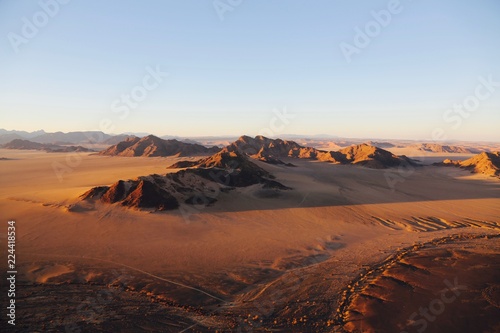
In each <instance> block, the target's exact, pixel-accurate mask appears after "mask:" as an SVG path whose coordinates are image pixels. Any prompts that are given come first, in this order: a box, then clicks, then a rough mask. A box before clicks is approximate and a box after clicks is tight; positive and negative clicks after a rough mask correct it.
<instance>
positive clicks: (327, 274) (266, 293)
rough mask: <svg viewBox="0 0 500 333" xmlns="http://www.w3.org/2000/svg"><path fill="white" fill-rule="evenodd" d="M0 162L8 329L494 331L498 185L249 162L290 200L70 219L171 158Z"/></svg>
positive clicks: (234, 196)
mask: <svg viewBox="0 0 500 333" xmlns="http://www.w3.org/2000/svg"><path fill="white" fill-rule="evenodd" d="M0 157H4V158H6V159H5V160H0V165H1V169H2V173H1V176H0V177H1V178H0V188H1V192H0V220H1V221H3V222H2V225H3V227H1V228H2V229H0V237H1V238H0V239H1V240H2V243H1V244H2V249H1V251H2V253H3V254H4V257H5V258H6V257H7V255H6V250H7V247H6V245H5V243H6V242H5V241H6V232H7V221H8V220H15V221H16V232H17V239H16V259H17V262H16V264H17V267H18V271H19V276H18V286H17V288H18V293H17V302H18V306H19V309H18V317H17V324H18V325H16V328H17V330H18V331H20V332H24V331H25V332H41V331H44V332H45V331H66V332H80V331H81V332H87V331H93V332H100V331H102V332H105V331H121V332H135V331H144V332H150V331H162V332H181V331H182V332H212V331H213V332H215V331H217V330H219V331H220V332H229V331H234V332H248V331H251V330H253V331H256V332H258V331H262V332H267V331H275V332H343V331H348V332H356V331H360V332H400V331H401V332H402V331H407V332H417V330H418V329H419V328H421V327H423V325H424V324H425V325H427V326H426V332H445V331H448V332H452V331H453V332H460V331H462V332H470V331H471V330H470V326H467V325H472V324H470V323H474V322H478V323H479V322H480V325H479V324H478V326H475V327H476V328H478V329H480V330H477V331H478V332H483V331H484V332H498V331H499V330H500V323H499V321H498V319H491V318H500V309H499V304H500V277H499V272H500V269H499V268H500V241H499V238H498V237H497V236H498V234H499V230H500V181H498V180H497V179H493V178H488V177H485V176H481V175H471V174H470V173H468V172H466V171H463V170H460V169H456V168H446V167H435V166H425V167H417V168H411V169H401V170H398V169H392V170H372V169H365V168H360V167H352V166H340V165H332V164H328V163H321V162H311V161H304V160H299V161H297V160H293V161H289V162H292V163H294V164H295V165H296V167H285V166H275V165H267V164H262V163H260V162H259V165H260V166H262V167H263V168H266V169H267V170H269V171H270V172H272V173H273V174H274V175H275V176H276V177H277V179H278V180H279V181H280V182H282V183H283V184H284V185H286V186H289V187H291V188H293V190H290V191H284V192H282V193H281V194H280V195H278V196H275V195H272V193H268V192H266V191H262V190H260V189H258V188H257V187H250V188H246V189H239V190H236V191H232V192H230V193H221V194H220V195H219V196H218V198H217V199H218V202H217V203H215V205H213V206H210V207H189V208H183V209H182V210H180V211H173V212H145V211H133V210H127V209H125V208H123V207H119V206H98V207H96V208H95V209H88V210H85V209H83V210H81V211H79V212H70V211H68V206H69V205H71V204H73V203H75V202H78V196H79V195H81V194H83V193H84V192H85V191H87V190H88V189H90V188H91V187H93V186H97V185H109V184H112V183H114V182H115V181H117V180H118V179H129V178H135V177H137V176H143V175H148V174H152V173H157V174H162V173H166V172H173V171H175V170H167V169H166V167H167V166H168V165H171V164H172V163H174V162H176V161H177V160H179V159H177V158H124V157H103V156H97V155H91V154H88V153H85V154H82V153H77V154H74V153H72V154H64V153H41V152H32V151H14V150H2V149H0ZM433 158H435V157H433ZM439 158H441V156H440V157H439ZM454 158H456V157H454ZM436 159H437V158H436ZM54 166H55V167H56V169H57V170H58V172H59V176H60V177H58V173H57V172H56V171H54ZM61 170H62V171H64V173H63V174H62V175H61V174H60V172H61ZM5 261H6V260H5ZM2 267H3V266H2ZM4 270H5V269H4ZM455 279H458V281H459V288H458V289H457V288H455V289H457V290H459V291H460V292H458V291H457V290H455V291H457V294H460V295H458V296H457V295H455V294H453V295H455V296H457V297H456V300H455V299H454V300H453V301H450V302H449V303H444V301H442V302H441V303H442V304H445V308H444V309H443V311H441V308H439V309H437V310H436V309H434V310H436V311H435V312H436V313H439V314H438V315H432V313H431V317H430V318H433V320H431V319H425V317H422V315H420V314H418V317H413V318H412V319H410V317H411V316H412V314H413V313H414V312H417V313H419V310H420V309H421V308H422V307H426V306H427V307H429V304H431V303H432V304H434V305H432V304H431V306H435V307H439V306H440V304H441V303H439V302H438V301H435V299H436V297H441V296H439V295H440V292H441V291H442V290H443V289H444V288H447V282H445V281H448V282H450V283H453V281H454V280H455ZM464 285H465V287H463V286H464ZM460 288H462V289H460ZM466 288H467V289H466ZM3 292H4V291H3V290H2V293H3ZM453 295H452V294H450V293H448V296H449V298H450V299H451V296H453ZM2 308H5V307H4V304H2ZM438 310H439V311H438ZM464 313H465V314H464ZM481 313H482V314H481ZM464 315H465V316H468V318H469V319H468V321H467V320H466V322H464V321H459V320H455V319H454V318H457V317H460V318H461V317H463V316H464ZM2 316H4V315H2ZM481 316H482V317H481ZM380 318H387V320H381V319H380ZM422 318H424V319H422ZM481 318H482V319H481ZM3 319H4V318H2V320H3ZM4 323H5V322H4V321H2V325H3V324H4ZM462 327H464V328H463V329H462Z"/></svg>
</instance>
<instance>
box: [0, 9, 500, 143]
mask: <svg viewBox="0 0 500 333" xmlns="http://www.w3.org/2000/svg"><path fill="white" fill-rule="evenodd" d="M53 1H55V0H43V1H41V2H40V1H17V0H2V1H0V37H1V38H0V77H1V78H2V79H1V80H0V128H6V129H18V130H36V129H40V128H42V129H45V130H46V131H58V130H61V131H73V130H98V129H102V125H101V122H102V119H108V120H109V123H110V124H111V125H112V126H113V132H115V133H121V132H129V131H130V132H150V133H154V134H157V135H165V134H171V135H181V136H198V135H221V134H234V135H239V134H243V133H246V134H250V135H254V134H257V133H258V132H260V131H261V129H263V128H269V127H270V123H271V120H272V119H273V117H274V116H275V115H274V113H273V110H275V109H279V110H282V109H283V108H286V109H287V111H288V113H290V114H293V115H295V118H294V119H292V120H291V121H290V123H289V124H287V125H286V126H285V127H282V126H281V123H280V122H279V121H278V122H277V123H276V124H277V125H279V126H278V127H277V128H275V131H274V132H275V134H276V135H275V136H279V135H280V134H283V133H297V134H331V135H339V136H347V137H373V138H409V139H417V138H418V139H431V138H432V134H431V133H432V131H433V130H435V129H436V128H441V129H442V131H443V133H444V135H446V138H449V139H462V140H478V139H479V140H494V141H498V140H500V130H499V128H500V86H497V87H494V88H493V90H494V91H493V92H491V93H490V94H489V96H488V97H487V98H483V99H482V100H480V103H479V105H478V106H477V107H476V108H475V109H474V111H473V112H470V113H467V114H469V116H468V117H466V115H467V114H466V115H461V114H459V113H456V112H454V111H450V112H448V113H446V112H447V110H448V109H450V108H451V107H452V106H453V104H454V103H459V104H461V103H462V102H464V100H465V99H466V98H467V97H468V96H471V95H472V96H473V95H474V94H475V89H476V86H478V84H480V81H479V80H478V77H484V78H485V79H487V78H488V76H491V77H492V79H493V81H496V82H500V2H499V1H498V0H477V1H456V0H442V1H431V0H413V1H410V0H401V1H400V7H399V9H400V10H399V12H398V13H395V14H392V15H391V16H392V17H391V20H390V23H389V24H388V25H386V26H385V27H381V29H380V31H379V33H378V34H376V32H374V33H373V34H372V35H374V36H373V37H372V38H371V42H370V44H369V45H368V46H366V47H364V48H359V53H357V54H353V55H352V58H351V60H352V61H351V62H347V61H346V58H345V57H344V55H343V53H342V51H341V47H340V45H341V43H348V44H351V45H355V44H354V39H355V35H356V31H355V28H356V27H359V28H360V29H361V30H364V29H365V26H366V24H369V23H370V22H371V23H373V22H374V18H373V16H372V14H371V12H372V11H376V12H378V11H380V10H383V9H387V8H388V4H389V3H390V1H378V0H377V1H375V0H370V1H348V0H342V1H334V0H318V1H306V0H301V1H298V0H288V1H283V0H267V1H264V0H243V1H241V4H239V5H238V4H237V3H238V1H237V0H233V1H229V0H220V1H218V2H217V1H215V3H216V4H219V5H220V6H221V7H220V8H222V9H224V7H222V6H224V4H226V6H227V4H230V3H233V4H237V5H236V6H235V7H234V8H231V9H232V10H231V11H229V10H228V11H226V12H224V13H223V14H222V15H223V18H224V20H221V19H220V16H219V15H218V12H217V10H216V9H215V7H214V1H212V0H209V1H202V0H182V1H181V0H178V1H167V0H158V1H129V0H121V1H96V0H94V1H92V0H85V1H84V0H72V1H69V3H67V4H61V5H59V7H60V8H59V9H58V10H57V11H54V12H55V14H54V15H53V17H49V16H48V15H46V14H43V13H42V14H40V13H38V12H40V11H41V10H42V8H41V6H40V3H50V2H53ZM226 9H227V8H226ZM37 13H38V14H37ZM44 15H45V18H47V17H48V20H47V22H44V21H43V20H44ZM34 16H35V17H34ZM23 17H24V18H26V19H27V21H28V22H31V23H33V22H34V21H36V20H38V21H36V22H38V24H39V25H40V28H39V31H38V33H37V34H36V35H34V36H30V35H29V34H28V35H27V36H28V37H29V38H25V37H26V34H25V35H23V26H24V25H26V23H25V22H26V21H23ZM36 22H35V23H36ZM45 23H46V24H45ZM372 26H373V24H372ZM374 29H375V28H374ZM24 30H26V27H25V28H24ZM373 31H375V30H373ZM25 32H26V31H25ZM14 35H15V36H20V37H22V38H25V40H24V42H22V43H19V39H15V40H16V43H17V44H16V45H17V49H18V52H16V51H15V48H16V47H13V45H14V44H15V43H14V44H13V43H12V38H13V37H12V36H14ZM9 36H10V37H9ZM23 36H24V37H23ZM156 66H159V67H160V68H161V70H162V71H165V72H168V73H169V75H168V76H167V77H165V78H164V80H163V82H162V83H161V84H160V85H159V86H158V87H157V88H156V89H153V90H152V91H149V92H148V93H147V96H146V97H145V98H144V100H142V101H140V102H139V103H138V105H137V107H136V108H134V109H130V112H129V114H128V115H127V116H125V117H122V118H120V117H119V116H120V115H123V112H124V111H123V109H122V112H121V113H115V112H113V110H114V109H113V108H112V104H113V102H115V101H116V100H117V99H118V100H119V99H120V96H121V95H122V94H130V92H131V91H132V89H134V87H136V86H141V85H142V80H143V78H144V77H145V75H147V70H146V68H148V67H151V68H155V67H156ZM483 88H484V87H483ZM483 88H481V89H483ZM490 88H491V87H490ZM483 90H484V89H483ZM483 90H482V92H484V91H486V90H484V91H483ZM137 91H138V90H137ZM137 91H136V92H137ZM483 95H484V94H483ZM469 101H471V99H470V98H469ZM120 103H121V102H120ZM119 105H121V106H123V105H122V104H117V105H115V107H116V106H119ZM457 117H458V119H457ZM445 118H446V119H445ZM106 126H108V125H106Z"/></svg>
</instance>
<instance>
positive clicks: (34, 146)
mask: <svg viewBox="0 0 500 333" xmlns="http://www.w3.org/2000/svg"><path fill="white" fill-rule="evenodd" d="M2 148H5V149H19V150H43V151H46V152H49V153H67V152H92V151H94V150H92V149H88V148H85V147H82V146H61V145H56V144H47V143H38V142H32V141H29V140H22V139H14V140H12V141H11V142H9V143H6V144H4V145H2Z"/></svg>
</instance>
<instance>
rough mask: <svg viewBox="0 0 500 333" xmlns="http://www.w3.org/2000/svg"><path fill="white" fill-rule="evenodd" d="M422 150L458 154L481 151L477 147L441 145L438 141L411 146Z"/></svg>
mask: <svg viewBox="0 0 500 333" xmlns="http://www.w3.org/2000/svg"><path fill="white" fill-rule="evenodd" d="M410 147H411V148H415V149H417V150H420V151H427V152H433V153H456V154H478V153H480V152H481V151H480V150H479V149H475V148H466V147H462V146H451V145H441V144H437V143H418V144H414V145H411V146H410Z"/></svg>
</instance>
